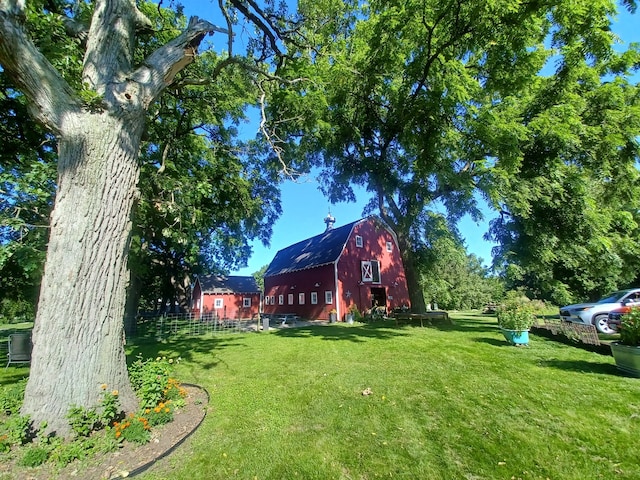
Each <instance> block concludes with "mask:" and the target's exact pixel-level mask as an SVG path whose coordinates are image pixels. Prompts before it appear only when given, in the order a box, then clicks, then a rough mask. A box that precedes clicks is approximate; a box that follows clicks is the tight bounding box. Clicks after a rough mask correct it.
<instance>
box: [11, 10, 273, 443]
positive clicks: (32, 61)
mask: <svg viewBox="0 0 640 480" xmlns="http://www.w3.org/2000/svg"><path fill="white" fill-rule="evenodd" d="M230 3H231V4H233V5H234V6H235V7H236V10H237V11H236V14H229V15H228V16H227V17H226V18H227V21H228V25H227V27H232V23H233V19H237V18H238V16H242V15H244V16H245V17H246V18H249V19H250V21H251V22H252V23H253V24H255V25H256V26H257V27H258V29H257V30H258V31H260V32H263V33H264V39H265V40H264V42H259V43H257V44H256V45H255V48H254V50H253V52H254V53H255V57H256V61H257V62H258V63H254V64H253V65H251V67H252V68H254V69H256V70H260V63H259V62H263V61H265V60H268V58H269V55H270V53H273V52H274V51H275V52H276V53H282V51H281V45H280V44H279V43H278V36H277V33H278V32H277V30H278V28H279V27H282V26H283V24H282V23H276V21H275V17H274V16H273V15H271V14H272V13H274V10H273V8H271V7H270V6H269V4H268V3H267V5H266V7H265V10H261V9H260V8H259V6H258V5H257V4H256V3H255V2H249V3H247V2H243V1H232V2H230ZM33 14H39V15H44V16H46V18H47V19H48V21H49V24H50V25H51V26H52V27H51V28H52V30H53V31H55V32H56V33H57V34H65V35H71V36H73V37H74V38H76V47H77V48H78V49H80V50H81V52H82V55H81V58H82V62H81V64H79V65H64V64H63V63H60V62H58V61H57V60H59V57H56V56H55V53H56V52H49V51H48V46H47V44H46V42H45V43H42V44H36V43H34V40H33V38H35V37H37V35H35V33H36V32H35V31H34V29H37V26H36V25H34V24H33V23H32V22H30V16H31V15H33ZM151 27H152V25H151V23H150V21H149V19H148V18H147V17H146V16H145V15H144V14H143V13H142V12H141V10H140V9H139V8H138V6H137V2H135V1H134V0H96V1H94V2H69V3H67V2H64V1H62V2H56V1H54V2H33V3H31V4H30V5H29V6H27V5H25V2H24V1H16V0H0V65H1V66H2V68H3V70H4V72H5V73H6V75H7V76H8V78H10V79H11V81H12V82H13V84H14V86H15V87H16V88H17V89H18V90H19V91H20V92H21V93H22V94H23V95H24V97H25V98H26V100H27V104H28V106H29V110H30V112H31V115H32V116H33V118H34V119H35V120H36V121H37V122H38V123H40V124H41V125H43V126H44V127H45V128H46V129H47V130H48V131H49V132H51V133H52V134H53V135H55V137H56V140H57V153H58V178H57V191H56V197H55V205H54V208H53V212H52V214H51V221H50V235H49V244H48V250H47V257H46V263H45V271H44V276H43V280H42V286H41V292H40V300H39V308H38V312H37V316H36V321H35V326H34V331H33V343H34V348H33V357H32V366H31V373H30V377H29V382H28V384H27V388H26V392H25V400H24V405H23V410H22V412H23V414H28V415H30V416H31V418H32V420H33V422H34V424H35V425H39V424H40V423H41V422H43V421H46V422H47V423H48V429H49V430H52V431H57V432H58V433H60V434H66V433H67V432H68V430H69V427H68V425H67V423H66V419H65V417H66V414H67V412H68V409H69V407H70V406H71V405H80V406H85V407H90V406H93V405H95V404H96V403H97V400H98V396H99V391H100V389H99V386H100V385H101V384H107V385H109V388H113V389H117V390H118V391H119V392H120V399H121V402H122V405H123V407H124V408H125V409H126V410H128V411H132V410H134V409H135V408H136V405H137V400H136V398H135V395H134V393H133V391H132V389H131V386H130V383H129V379H128V376H127V370H126V363H125V355H124V348H123V313H124V307H125V297H126V289H127V284H128V280H129V274H128V270H127V256H128V251H129V243H130V237H131V231H132V222H131V213H132V208H133V206H134V205H135V203H136V202H137V200H138V195H139V194H138V189H137V182H138V178H139V175H140V163H139V159H138V156H139V151H140V146H141V141H142V137H143V133H144V131H145V119H146V114H147V111H148V109H149V107H150V105H152V104H153V103H154V102H155V101H156V100H157V99H158V98H159V96H160V95H161V94H162V93H163V92H164V91H165V90H166V89H168V88H169V87H171V86H172V85H175V83H176V81H177V80H176V79H178V78H179V77H180V74H181V72H182V71H183V70H184V69H185V68H187V67H188V65H189V64H191V63H192V62H193V61H194V58H195V56H196V55H197V53H198V47H199V45H200V43H201V42H202V41H203V39H204V38H205V37H206V36H207V35H209V34H212V33H213V32H215V31H220V29H219V28H217V27H215V26H214V25H212V24H211V23H209V22H207V21H204V20H201V19H199V18H197V17H192V18H191V19H190V21H189V23H188V25H187V26H186V27H185V29H184V30H183V31H182V32H181V33H180V34H179V35H177V36H175V37H174V38H172V39H170V40H168V41H165V42H158V44H157V47H156V49H155V50H154V51H152V52H151V53H149V54H148V55H146V56H145V57H144V58H138V57H137V55H136V53H137V52H138V50H137V47H138V45H139V40H140V39H141V38H144V35H149V34H150V33H151ZM231 39H232V34H231V32H229V40H231ZM230 52H231V41H230V43H229V53H230ZM232 61H233V59H232V58H231V57H230V63H231V62H232ZM67 68H69V69H73V68H77V69H78V71H79V73H80V75H79V78H80V79H81V80H80V81H77V82H74V81H72V80H70V79H68V78H66V77H65V69H67Z"/></svg>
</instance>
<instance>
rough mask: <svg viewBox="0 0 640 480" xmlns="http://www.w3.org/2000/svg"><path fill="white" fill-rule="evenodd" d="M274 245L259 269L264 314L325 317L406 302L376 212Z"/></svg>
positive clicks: (388, 236)
mask: <svg viewBox="0 0 640 480" xmlns="http://www.w3.org/2000/svg"><path fill="white" fill-rule="evenodd" d="M325 222H326V223H327V229H326V230H325V232H324V233H322V234H320V235H316V236H315V237H311V238H309V239H307V240H303V241H301V242H298V243H296V244H294V245H291V246H290V247H287V248H284V249H282V250H280V251H279V252H278V253H277V254H276V256H275V258H274V259H273V261H272V262H271V263H270V264H269V267H268V268H267V271H266V272H265V274H264V290H265V291H264V305H263V310H264V313H265V314H269V315H279V314H280V315H283V314H295V315H298V316H300V317H302V318H308V319H312V320H319V319H322V320H326V319H328V318H329V313H330V312H332V311H335V312H336V313H337V318H338V319H344V318H345V315H346V313H347V312H348V310H349V308H350V307H352V306H355V307H356V308H358V310H359V311H360V312H366V311H369V310H370V309H371V308H372V307H382V308H385V309H386V310H387V311H390V310H392V309H394V308H399V307H409V292H408V290H407V281H406V278H405V273H404V266H403V265H402V259H401V257H400V250H399V248H398V240H397V238H396V236H395V234H394V232H393V231H392V230H391V229H390V228H389V227H388V226H387V225H386V224H385V223H384V222H383V221H382V220H381V219H380V218H379V217H377V216H370V217H367V218H363V219H361V220H358V221H355V222H353V223H349V224H347V225H344V226H342V227H338V228H333V223H334V222H335V219H334V218H332V217H331V216H330V215H329V216H328V217H327V218H326V219H325Z"/></svg>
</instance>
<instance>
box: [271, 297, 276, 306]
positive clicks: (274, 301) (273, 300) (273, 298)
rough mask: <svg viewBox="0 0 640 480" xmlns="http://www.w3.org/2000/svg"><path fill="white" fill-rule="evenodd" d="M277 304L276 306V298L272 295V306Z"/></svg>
mask: <svg viewBox="0 0 640 480" xmlns="http://www.w3.org/2000/svg"><path fill="white" fill-rule="evenodd" d="M275 304H276V296H275V295H271V305H275Z"/></svg>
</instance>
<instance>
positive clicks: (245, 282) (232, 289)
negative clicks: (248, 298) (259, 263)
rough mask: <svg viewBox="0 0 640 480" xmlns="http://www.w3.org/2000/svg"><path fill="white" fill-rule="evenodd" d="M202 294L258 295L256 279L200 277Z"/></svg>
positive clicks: (223, 276) (218, 276)
mask: <svg viewBox="0 0 640 480" xmlns="http://www.w3.org/2000/svg"><path fill="white" fill-rule="evenodd" d="M198 281H199V282H200V288H201V289H202V293H259V292H260V287H258V284H257V283H256V279H255V278H253V277H251V276H248V277H242V276H230V277H227V276H226V275H202V276H200V277H198Z"/></svg>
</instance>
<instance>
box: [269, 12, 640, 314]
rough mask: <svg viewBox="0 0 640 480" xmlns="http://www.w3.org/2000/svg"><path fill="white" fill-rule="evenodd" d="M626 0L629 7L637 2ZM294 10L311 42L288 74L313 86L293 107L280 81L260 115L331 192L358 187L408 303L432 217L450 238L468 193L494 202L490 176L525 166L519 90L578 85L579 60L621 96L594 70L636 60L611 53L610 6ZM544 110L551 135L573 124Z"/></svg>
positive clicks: (344, 195)
mask: <svg viewBox="0 0 640 480" xmlns="http://www.w3.org/2000/svg"><path fill="white" fill-rule="evenodd" d="M624 6H625V8H629V9H635V2H633V1H630V2H624ZM300 8H301V10H302V11H303V12H304V14H305V15H307V17H308V21H307V22H306V23H305V25H304V27H305V35H306V38H308V39H309V41H310V43H311V45H312V47H309V48H307V49H304V50H300V51H299V58H297V59H296V61H295V62H290V63H289V64H288V65H287V68H289V69H291V70H292V71H295V72H297V73H298V74H299V75H301V76H308V77H310V78H311V80H310V81H308V82H302V83H300V84H297V86H298V88H299V92H300V93H302V94H303V97H304V100H303V101H302V102H299V101H298V100H297V98H298V97H297V96H295V95H294V93H293V92H292V90H291V89H287V90H285V89H281V90H279V91H278V92H276V93H274V100H273V103H272V105H271V110H270V112H271V115H272V116H273V117H274V118H275V117H282V118H284V119H287V120H289V121H288V122H284V121H283V122H281V123H280V124H279V126H280V128H281V130H282V132H283V133H282V136H283V137H286V135H285V133H284V132H286V133H287V134H291V135H292V137H291V138H294V140H292V141H291V142H290V144H289V145H288V147H289V155H291V156H292V157H296V156H304V157H305V158H307V159H308V161H309V162H312V163H314V164H316V165H320V166H322V167H323V168H324V175H323V180H324V185H325V191H326V193H327V194H328V195H329V196H330V198H331V199H333V200H336V201H337V200H349V199H352V198H353V193H352V191H351V189H350V186H351V185H354V184H355V185H362V186H364V187H365V188H366V189H367V190H368V191H369V192H370V194H371V202H370V204H369V207H368V208H369V210H378V211H379V213H380V214H381V216H382V217H383V218H384V220H385V221H386V222H387V223H388V224H389V225H390V226H391V227H392V228H393V229H394V230H395V231H396V233H397V234H398V238H399V241H400V243H401V249H402V251H403V255H404V263H405V268H406V269H407V278H408V282H409V288H410V292H412V293H411V301H412V306H413V307H414V308H417V309H419V310H420V309H423V308H424V300H423V299H422V297H421V291H422V289H421V288H420V285H419V283H420V274H419V272H417V271H416V272H414V271H413V269H414V268H415V266H419V265H421V263H420V262H419V261H418V259H419V258H420V255H421V254H420V251H421V250H424V249H426V248H428V242H427V240H426V238H427V236H428V235H427V229H428V228H429V225H430V218H431V217H432V214H433V213H437V212H438V211H440V208H441V207H444V209H445V211H446V215H447V218H448V220H449V224H450V231H451V232H454V233H455V230H456V222H457V220H458V219H459V218H460V217H461V216H462V215H464V214H470V215H471V216H472V218H479V216H480V212H479V210H478V208H477V205H476V199H477V196H476V195H478V194H481V195H485V196H486V198H488V199H489V200H490V201H491V203H492V205H496V206H497V205H501V206H503V207H505V206H506V205H505V203H506V202H504V201H502V200H501V199H500V198H499V195H500V194H501V193H502V194H504V195H508V192H507V191H506V190H504V189H502V188H499V187H498V186H497V183H496V180H497V178H501V177H504V178H508V180H507V181H509V180H510V181H511V182H512V183H517V182H518V179H519V176H520V170H521V169H526V168H529V167H528V166H527V165H526V164H527V163H528V162H531V161H532V159H531V157H530V156H526V155H525V154H524V153H523V151H524V150H525V149H526V144H525V142H524V140H525V139H526V138H527V137H528V136H529V137H532V136H533V133H532V132H531V131H530V130H529V129H530V128H531V127H532V125H529V123H528V120H527V117H526V112H527V111H528V110H530V109H533V108H535V107H534V106H533V105H528V102H530V101H532V97H531V95H530V94H529V93H530V91H531V88H532V87H531V86H532V85H537V84H539V82H540V81H542V80H541V79H540V78H539V77H540V75H544V74H545V73H544V72H545V71H548V70H549V69H550V70H551V71H550V73H547V76H550V77H551V79H550V80H549V82H550V83H551V84H555V85H565V87H564V90H566V89H567V88H573V89H579V88H580V87H579V84H580V83H582V82H583V81H584V78H585V75H586V74H584V73H583V74H579V73H578V72H579V71H581V70H584V69H585V68H586V69H588V70H589V71H591V72H592V73H590V74H588V75H587V76H588V77H589V78H590V80H589V81H590V82H596V83H597V84H604V83H609V84H610V87H609V88H610V89H614V90H616V94H615V96H616V97H620V95H624V94H623V91H624V90H625V88H626V87H625V86H624V84H623V83H622V82H609V80H608V79H607V78H606V75H607V74H608V73H612V74H615V75H619V76H621V77H624V76H625V75H628V74H629V72H630V70H629V68H630V66H631V65H633V64H634V62H636V64H637V60H634V58H635V56H636V52H635V50H634V49H632V50H631V51H629V52H625V53H617V52H616V51H615V50H614V48H613V47H614V42H615V36H614V34H613V33H612V31H611V17H612V16H613V15H615V12H616V5H615V3H614V2H613V1H610V0H599V1H578V2H564V1H551V2H533V3H532V2H503V1H499V0H495V1H489V2H475V1H445V2H440V1H438V2H435V1H424V0H413V1H412V0H409V1H393V0H376V1H372V2H367V3H364V4H363V3H359V2H324V3H320V4H318V3H317V2H301V3H300ZM605 64H606V65H609V67H608V69H606V68H605V67H604V65H605ZM570 85H572V86H571V87H569V86H570ZM603 88H604V87H603ZM541 98H542V97H541ZM556 100H559V97H558V96H557V95H554V96H551V97H549V98H547V101H546V102H540V103H539V105H538V108H539V109H540V110H541V115H548V116H553V115H554V114H553V112H559V111H560V109H561V105H559V104H556V103H555V101H556ZM575 100H576V101H579V100H580V99H579V98H575ZM555 118H556V120H557V124H556V125H554V126H553V127H552V128H554V129H555V128H558V129H559V130H560V131H565V130H567V129H570V128H571V126H572V125H571V124H572V122H573V121H574V120H575V117H572V116H562V115H560V114H558V115H555ZM634 128H635V127H634V126H633V124H630V125H628V128H627V131H630V130H633V129H634ZM585 135H587V136H589V137H593V138H592V141H593V142H595V143H602V142H603V141H605V139H604V138H602V137H607V136H609V135H610V133H609V131H608V129H607V128H601V129H600V130H598V129H595V128H593V129H591V130H590V131H588V132H585ZM557 160H558V161H560V162H563V161H565V160H566V159H562V158H560V157H557ZM498 171H499V173H498ZM528 201H534V199H533V198H529V199H528ZM538 221H544V218H543V217H539V218H538ZM524 248H526V247H524Z"/></svg>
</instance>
